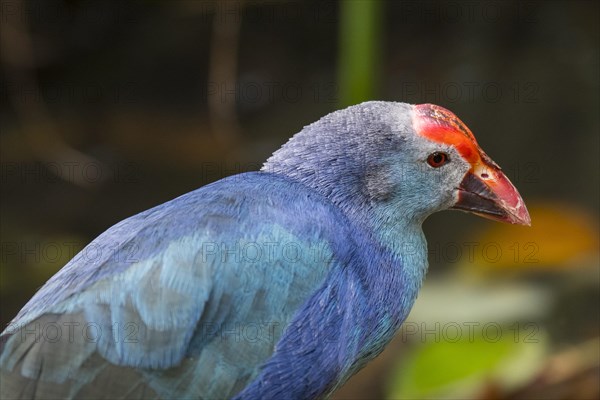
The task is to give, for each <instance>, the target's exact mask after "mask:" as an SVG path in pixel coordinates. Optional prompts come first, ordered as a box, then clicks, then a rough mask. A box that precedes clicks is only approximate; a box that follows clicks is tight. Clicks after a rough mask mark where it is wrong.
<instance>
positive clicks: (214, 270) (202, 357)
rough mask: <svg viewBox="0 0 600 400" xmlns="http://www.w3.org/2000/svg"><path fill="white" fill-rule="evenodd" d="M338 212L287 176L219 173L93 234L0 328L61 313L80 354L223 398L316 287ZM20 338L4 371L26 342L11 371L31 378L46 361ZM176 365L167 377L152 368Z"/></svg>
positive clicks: (67, 367)
mask: <svg viewBox="0 0 600 400" xmlns="http://www.w3.org/2000/svg"><path fill="white" fill-rule="evenodd" d="M307 209H310V210H311V213H310V215H306V213H305V210H307ZM300 214H302V216H303V217H302V218H297V216H298V215H300ZM344 221H345V217H344V216H343V215H341V214H340V213H339V212H338V211H337V210H336V209H335V208H334V207H332V206H331V205H330V204H329V203H328V202H327V201H326V200H325V199H324V198H322V197H321V196H320V195H318V194H316V193H314V192H313V191H311V190H309V189H307V188H306V187H304V186H303V185H301V184H297V183H293V182H291V181H288V180H286V179H285V178H281V177H277V176H273V175H269V174H266V173H249V174H244V175H239V176H235V177H232V178H229V179H225V180H222V181H219V182H216V183H215V184H212V185H208V186H205V187H203V188H201V189H198V190H196V191H194V192H191V193H188V194H186V195H184V196H181V197H179V198H177V199H175V200H173V201H171V202H168V203H165V204H163V205H160V206H158V207H155V208H153V209H151V210H148V211H145V212H143V213H141V214H138V215H136V216H133V217H131V218H129V219H127V220H125V221H123V222H121V223H119V224H117V225H115V226H114V227H112V228H110V229H109V230H108V231H106V232H105V233H103V234H102V235H100V236H99V237H98V238H97V239H96V240H94V241H93V242H92V243H90V245H88V246H87V247H86V249H84V250H83V251H82V252H81V253H80V254H79V255H78V256H76V257H75V258H74V259H73V260H72V261H70V262H69V263H68V264H67V265H66V266H65V267H64V268H63V269H62V270H61V271H60V272H59V273H57V274H56V275H55V276H54V277H53V278H52V279H51V280H49V281H48V282H47V284H46V285H45V286H44V287H42V288H41V289H40V291H39V292H38V293H37V294H36V295H35V296H34V297H33V298H32V299H31V300H30V302H29V303H27V305H26V306H25V307H24V308H23V309H22V310H21V312H20V313H19V315H18V316H17V317H16V318H15V320H14V321H13V322H12V323H11V325H10V326H9V328H8V329H7V330H6V331H5V334H6V333H10V332H15V331H17V328H23V327H25V326H27V325H28V324H31V323H33V322H34V321H35V320H36V319H39V318H40V317H42V316H43V315H59V316H61V317H60V318H62V320H61V321H63V322H62V323H63V324H64V322H65V318H67V319H68V316H69V315H70V316H73V318H72V321H70V322H69V323H71V324H74V323H79V324H82V325H83V327H85V329H87V330H86V331H85V335H87V337H86V338H87V339H91V340H88V342H89V343H84V342H85V341H84V342H82V343H80V347H81V348H83V349H85V351H83V352H82V354H86V355H88V356H89V355H90V354H92V353H93V352H98V353H99V354H100V355H101V356H102V358H104V359H106V360H108V361H109V362H110V363H111V364H113V365H116V366H124V367H134V368H138V369H141V370H142V371H144V372H143V374H142V375H143V377H144V378H143V379H146V380H147V381H148V382H149V385H150V386H151V388H152V390H154V391H155V392H156V393H159V394H160V393H163V394H169V395H173V394H174V393H179V394H190V395H193V394H197V393H203V394H205V395H207V396H208V397H211V396H218V397H223V396H227V395H231V394H233V393H235V392H236V391H238V390H240V389H242V388H243V387H244V385H245V384H246V383H247V382H248V381H249V380H250V379H252V378H253V377H254V376H256V375H257V373H258V367H259V366H260V365H261V364H262V363H263V362H264V361H266V359H268V357H269V356H270V355H271V353H272V351H273V347H274V345H275V343H276V342H277V340H278V339H279V336H280V335H281V333H282V331H283V329H284V327H285V325H286V324H287V323H289V321H290V320H291V318H292V316H293V315H294V313H295V311H296V309H297V308H298V307H299V306H300V305H301V304H302V303H303V302H304V301H306V299H307V298H308V297H309V296H310V295H311V294H312V293H313V292H314V291H315V290H316V289H317V288H318V287H319V286H320V285H321V284H322V282H323V280H324V279H325V277H326V275H327V272H328V270H329V269H330V267H331V264H332V260H333V256H332V254H333V252H337V253H340V251H342V249H340V248H339V247H340V246H342V247H343V246H347V245H348V244H347V243H345V242H344V240H342V239H343V238H344V236H347V237H350V232H349V231H348V232H345V230H348V229H349V228H348V226H347V224H345V223H344ZM340 235H341V236H340ZM91 254H94V255H95V256H94V257H91V256H90V255H91ZM53 323H56V322H53ZM78 327H79V326H77V328H78ZM76 332H80V331H76ZM81 332H83V331H81ZM256 332H259V333H256ZM82 335H83V334H82ZM248 335H252V337H251V338H250V339H252V340H248V339H249V337H248ZM20 336H22V335H13V337H11V338H10V339H9V341H8V343H7V346H5V347H6V348H5V350H4V351H3V353H2V356H1V358H0V363H1V364H2V368H3V370H6V369H7V370H12V369H14V368H16V366H17V364H19V362H21V361H22V360H23V357H24V355H23V354H22V353H27V352H28V351H29V353H27V354H29V360H28V362H27V363H25V364H19V365H20V369H21V371H20V372H21V374H22V375H24V376H28V377H30V378H32V379H39V378H40V376H41V375H40V374H41V372H40V371H41V369H43V367H42V366H41V365H42V364H43V362H44V360H42V359H39V357H38V358H37V359H36V355H35V354H34V353H35V352H31V351H30V350H23V349H24V346H25V345H24V344H23V341H22V340H20V339H21V338H20ZM255 336H256V337H255ZM244 346H247V347H246V348H245V347H244ZM34 347H35V346H34ZM62 350H63V351H65V350H64V349H62ZM38 356H39V354H38ZM46 356H48V355H46ZM25 357H26V356H25ZM84 363H85V360H80V359H77V360H74V361H73V362H65V363H64V364H62V365H55V367H56V368H57V370H56V371H55V372H54V373H52V374H50V375H44V376H45V377H46V378H47V379H49V380H57V381H59V382H60V383H64V381H65V380H67V381H68V380H69V379H74V378H73V376H74V375H75V374H77V373H78V372H81V371H82V368H83V367H82V365H84ZM175 367H177V368H179V370H178V373H177V374H164V373H157V372H156V370H159V371H162V370H168V369H169V368H171V369H173V368H175ZM61 369H62V372H61ZM182 369H183V370H185V371H183V370H182ZM95 373H97V370H95ZM191 376H193V377H194V379H193V384H192V383H191V381H192V379H190V377H191ZM215 376H217V377H218V379H215ZM87 380H93V378H92V377H89V378H87ZM182 382H188V384H187V385H182ZM82 385H85V383H81V382H80V383H79V384H78V387H79V388H81V386H82Z"/></svg>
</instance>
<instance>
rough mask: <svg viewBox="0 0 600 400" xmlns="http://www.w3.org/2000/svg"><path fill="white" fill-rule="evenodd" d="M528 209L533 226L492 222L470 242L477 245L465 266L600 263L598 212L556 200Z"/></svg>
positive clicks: (534, 266) (553, 266) (561, 266)
mask: <svg viewBox="0 0 600 400" xmlns="http://www.w3.org/2000/svg"><path fill="white" fill-rule="evenodd" d="M529 212H530V215H531V221H532V226H531V227H524V226H516V225H509V224H498V223H493V224H489V228H488V229H486V230H484V231H483V232H480V233H479V234H478V235H476V237H475V238H473V240H472V241H471V242H476V243H477V244H478V245H477V247H476V249H475V251H473V252H472V257H471V259H470V260H468V263H466V264H465V263H463V267H467V268H468V269H471V268H477V269H480V268H481V267H487V268H486V269H488V270H489V269H510V268H515V269H519V270H522V269H523V268H525V269H527V270H531V269H540V268H541V269H548V268H551V269H564V268H571V267H580V266H586V265H590V264H593V263H595V264H597V260H598V247H599V234H598V223H597V216H596V215H593V214H592V213H590V212H588V211H585V210H582V209H580V208H577V207H575V206H573V205H570V204H564V203H557V202H556V203H551V202H540V203H532V204H531V207H529ZM471 242H470V243H471ZM463 261H464V259H463Z"/></svg>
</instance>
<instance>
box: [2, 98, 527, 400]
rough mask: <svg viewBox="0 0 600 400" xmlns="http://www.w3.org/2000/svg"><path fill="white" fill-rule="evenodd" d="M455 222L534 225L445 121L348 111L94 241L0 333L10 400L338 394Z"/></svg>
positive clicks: (386, 330)
mask: <svg viewBox="0 0 600 400" xmlns="http://www.w3.org/2000/svg"><path fill="white" fill-rule="evenodd" d="M445 209H458V210H463V211H470V212H473V213H475V214H478V215H481V216H484V217H488V218H492V219H495V220H498V221H505V222H510V223H514V224H523V225H528V224H529V223H530V218H529V214H528V212H527V209H526V207H525V204H524V203H523V200H522V199H521V196H520V195H519V193H518V192H517V190H516V189H515V188H514V186H513V185H512V184H511V183H510V181H509V180H508V179H507V177H506V176H505V175H504V174H503V173H502V172H501V170H500V168H499V167H498V166H497V165H496V164H495V163H494V162H493V161H492V160H491V159H490V158H489V157H488V156H487V155H486V154H485V153H484V152H483V151H482V150H481V149H480V148H479V146H478V145H477V142H476V141H475V138H474V137H473V134H472V133H471V132H470V131H469V129H468V128H467V127H466V126H465V125H464V124H463V123H462V122H461V121H460V120H459V119H458V118H457V117H456V116H455V115H454V114H452V113H451V112H450V111H448V110H446V109H444V108H442V107H439V106H435V105H431V104H421V105H409V104H403V103H392V102H367V103H363V104H359V105H356V106H352V107H349V108H346V109H344V110H340V111H336V112H334V113H332V114H329V115H327V116H325V117H323V118H321V119H320V120H319V121H317V122H315V123H313V124H311V125H308V126H307V127H305V128H304V129H303V130H302V131H301V132H299V133H298V134H296V135H295V136H294V137H292V138H291V139H290V140H289V142H288V143H287V144H285V145H284V146H283V147H282V148H281V149H279V150H278V151H276V152H275V153H274V154H273V156H272V157H271V158H269V159H268V160H267V162H266V163H265V164H264V166H263V168H262V170H261V171H259V172H251V173H244V174H240V175H235V176H231V177H229V178H225V179H222V180H220V181H218V182H215V183H212V184H209V185H207V186H204V187H202V188H200V189H198V190H195V191H193V192H191V193H188V194H185V195H183V196H181V197H179V198H176V199H175V200H172V201H169V202H167V203H165V204H162V205H159V206H157V207H155V208H152V209H150V210H148V211H145V212H142V213H140V214H138V215H135V216H133V217H131V218H128V219H126V220H124V221H122V222H120V223H118V224H116V225H115V226H113V227H111V228H110V229H108V230H107V231H106V232H104V233H103V234H102V235H100V236H99V237H98V238H96V239H95V240H94V241H93V242H92V243H90V244H89V245H88V246H87V247H86V248H85V249H84V250H83V251H82V252H81V253H79V254H78V255H77V256H76V257H75V258H73V259H72V260H71V261H70V262H69V263H68V264H67V265H66V266H65V267H64V268H63V269H62V270H60V271H59V272H58V273H57V274H56V275H54V277H52V278H51V279H50V280H49V281H48V282H47V283H46V284H45V285H44V286H43V287H42V288H41V289H40V290H39V291H38V292H37V293H36V294H35V296H34V297H33V298H32V299H31V300H30V301H29V302H28V303H27V304H26V305H25V307H24V308H23V309H22V310H21V312H20V313H19V314H18V315H17V317H16V318H15V319H14V320H13V321H12V323H11V324H10V325H9V326H8V328H7V329H6V330H5V331H4V332H3V333H2V337H1V338H2V341H1V343H2V344H1V345H2V350H1V351H2V353H1V357H0V364H1V381H0V384H1V394H2V396H1V397H2V398H3V399H4V398H86V397H88V398H113V399H116V398H171V399H173V398H177V399H179V398H201V399H221V398H231V397H233V398H238V399H314V398H323V397H327V396H328V395H329V394H331V393H332V392H333V391H335V390H336V388H338V387H340V386H341V385H342V384H343V383H344V382H345V381H346V380H347V379H348V378H350V377H351V376H352V375H353V374H354V373H356V372H357V371H358V370H360V369H361V368H362V367H363V366H364V365H365V364H366V363H367V362H368V361H369V360H370V359H372V358H373V357H375V356H377V355H378V354H379V353H380V352H381V351H382V350H383V348H384V347H385V345H386V344H387V343H388V342H389V341H390V340H391V339H392V336H393V335H394V333H395V332H396V331H397V330H398V328H399V327H400V325H401V324H402V322H403V321H404V319H405V318H406V316H407V314H408V313H409V310H410V308H411V306H412V304H413V302H414V300H415V298H416V296H417V293H418V291H419V288H420V286H421V282H422V281H423V277H424V275H425V272H426V270H427V251H426V241H425V237H424V235H423V231H422V229H421V225H422V223H423V220H424V219H425V218H427V216H429V215H430V214H432V213H434V212H436V211H441V210H445ZM432 373H435V372H432Z"/></svg>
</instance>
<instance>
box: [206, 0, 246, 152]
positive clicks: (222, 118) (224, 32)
mask: <svg viewBox="0 0 600 400" xmlns="http://www.w3.org/2000/svg"><path fill="white" fill-rule="evenodd" d="M224 4H225V3H223V4H221V5H216V11H215V16H214V19H213V31H212V41H211V46H210V60H209V62H210V65H209V71H208V86H209V87H210V86H212V85H216V87H217V88H218V90H217V91H216V94H214V95H212V96H211V95H209V96H208V108H209V113H210V115H209V119H210V124H211V131H212V134H213V135H214V136H215V138H216V139H217V140H218V141H219V142H220V143H222V144H223V145H225V146H227V145H229V144H231V142H232V141H234V140H235V139H237V138H238V137H239V136H240V131H241V128H240V126H239V122H238V120H237V115H236V101H235V100H234V101H229V100H224V98H223V96H222V94H223V93H224V92H226V91H227V90H229V89H230V88H234V90H235V91H236V92H237V64H238V44H239V32H240V25H241V21H242V8H243V2H242V1H239V2H236V3H233V4H234V5H235V6H237V7H239V10H237V12H229V11H230V10H229V9H228V8H227V7H226V6H225V5H224ZM232 6H233V5H232Z"/></svg>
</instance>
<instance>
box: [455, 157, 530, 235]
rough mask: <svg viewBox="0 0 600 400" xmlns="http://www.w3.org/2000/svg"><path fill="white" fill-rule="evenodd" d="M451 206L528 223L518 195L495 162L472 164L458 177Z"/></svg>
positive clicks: (526, 212)
mask: <svg viewBox="0 0 600 400" xmlns="http://www.w3.org/2000/svg"><path fill="white" fill-rule="evenodd" d="M452 208H454V209H457V210H463V211H469V212H472V213H474V214H477V215H480V216H482V217H485V218H489V219H493V220H496V221H502V222H508V223H511V224H518V225H527V226H530V225H531V218H530V217H529V212H528V211H527V207H525V203H524V202H523V199H522V198H521V195H520V194H519V192H517V189H515V187H514V186H513V184H512V183H511V182H510V180H508V178H507V177H506V175H504V173H503V172H502V171H501V170H500V168H499V167H497V166H496V165H477V166H475V167H473V168H472V169H471V171H469V172H468V173H467V174H466V175H465V177H464V179H463V180H462V182H461V184H460V186H459V188H458V200H457V201H456V204H455V205H454V206H453V207H452Z"/></svg>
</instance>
